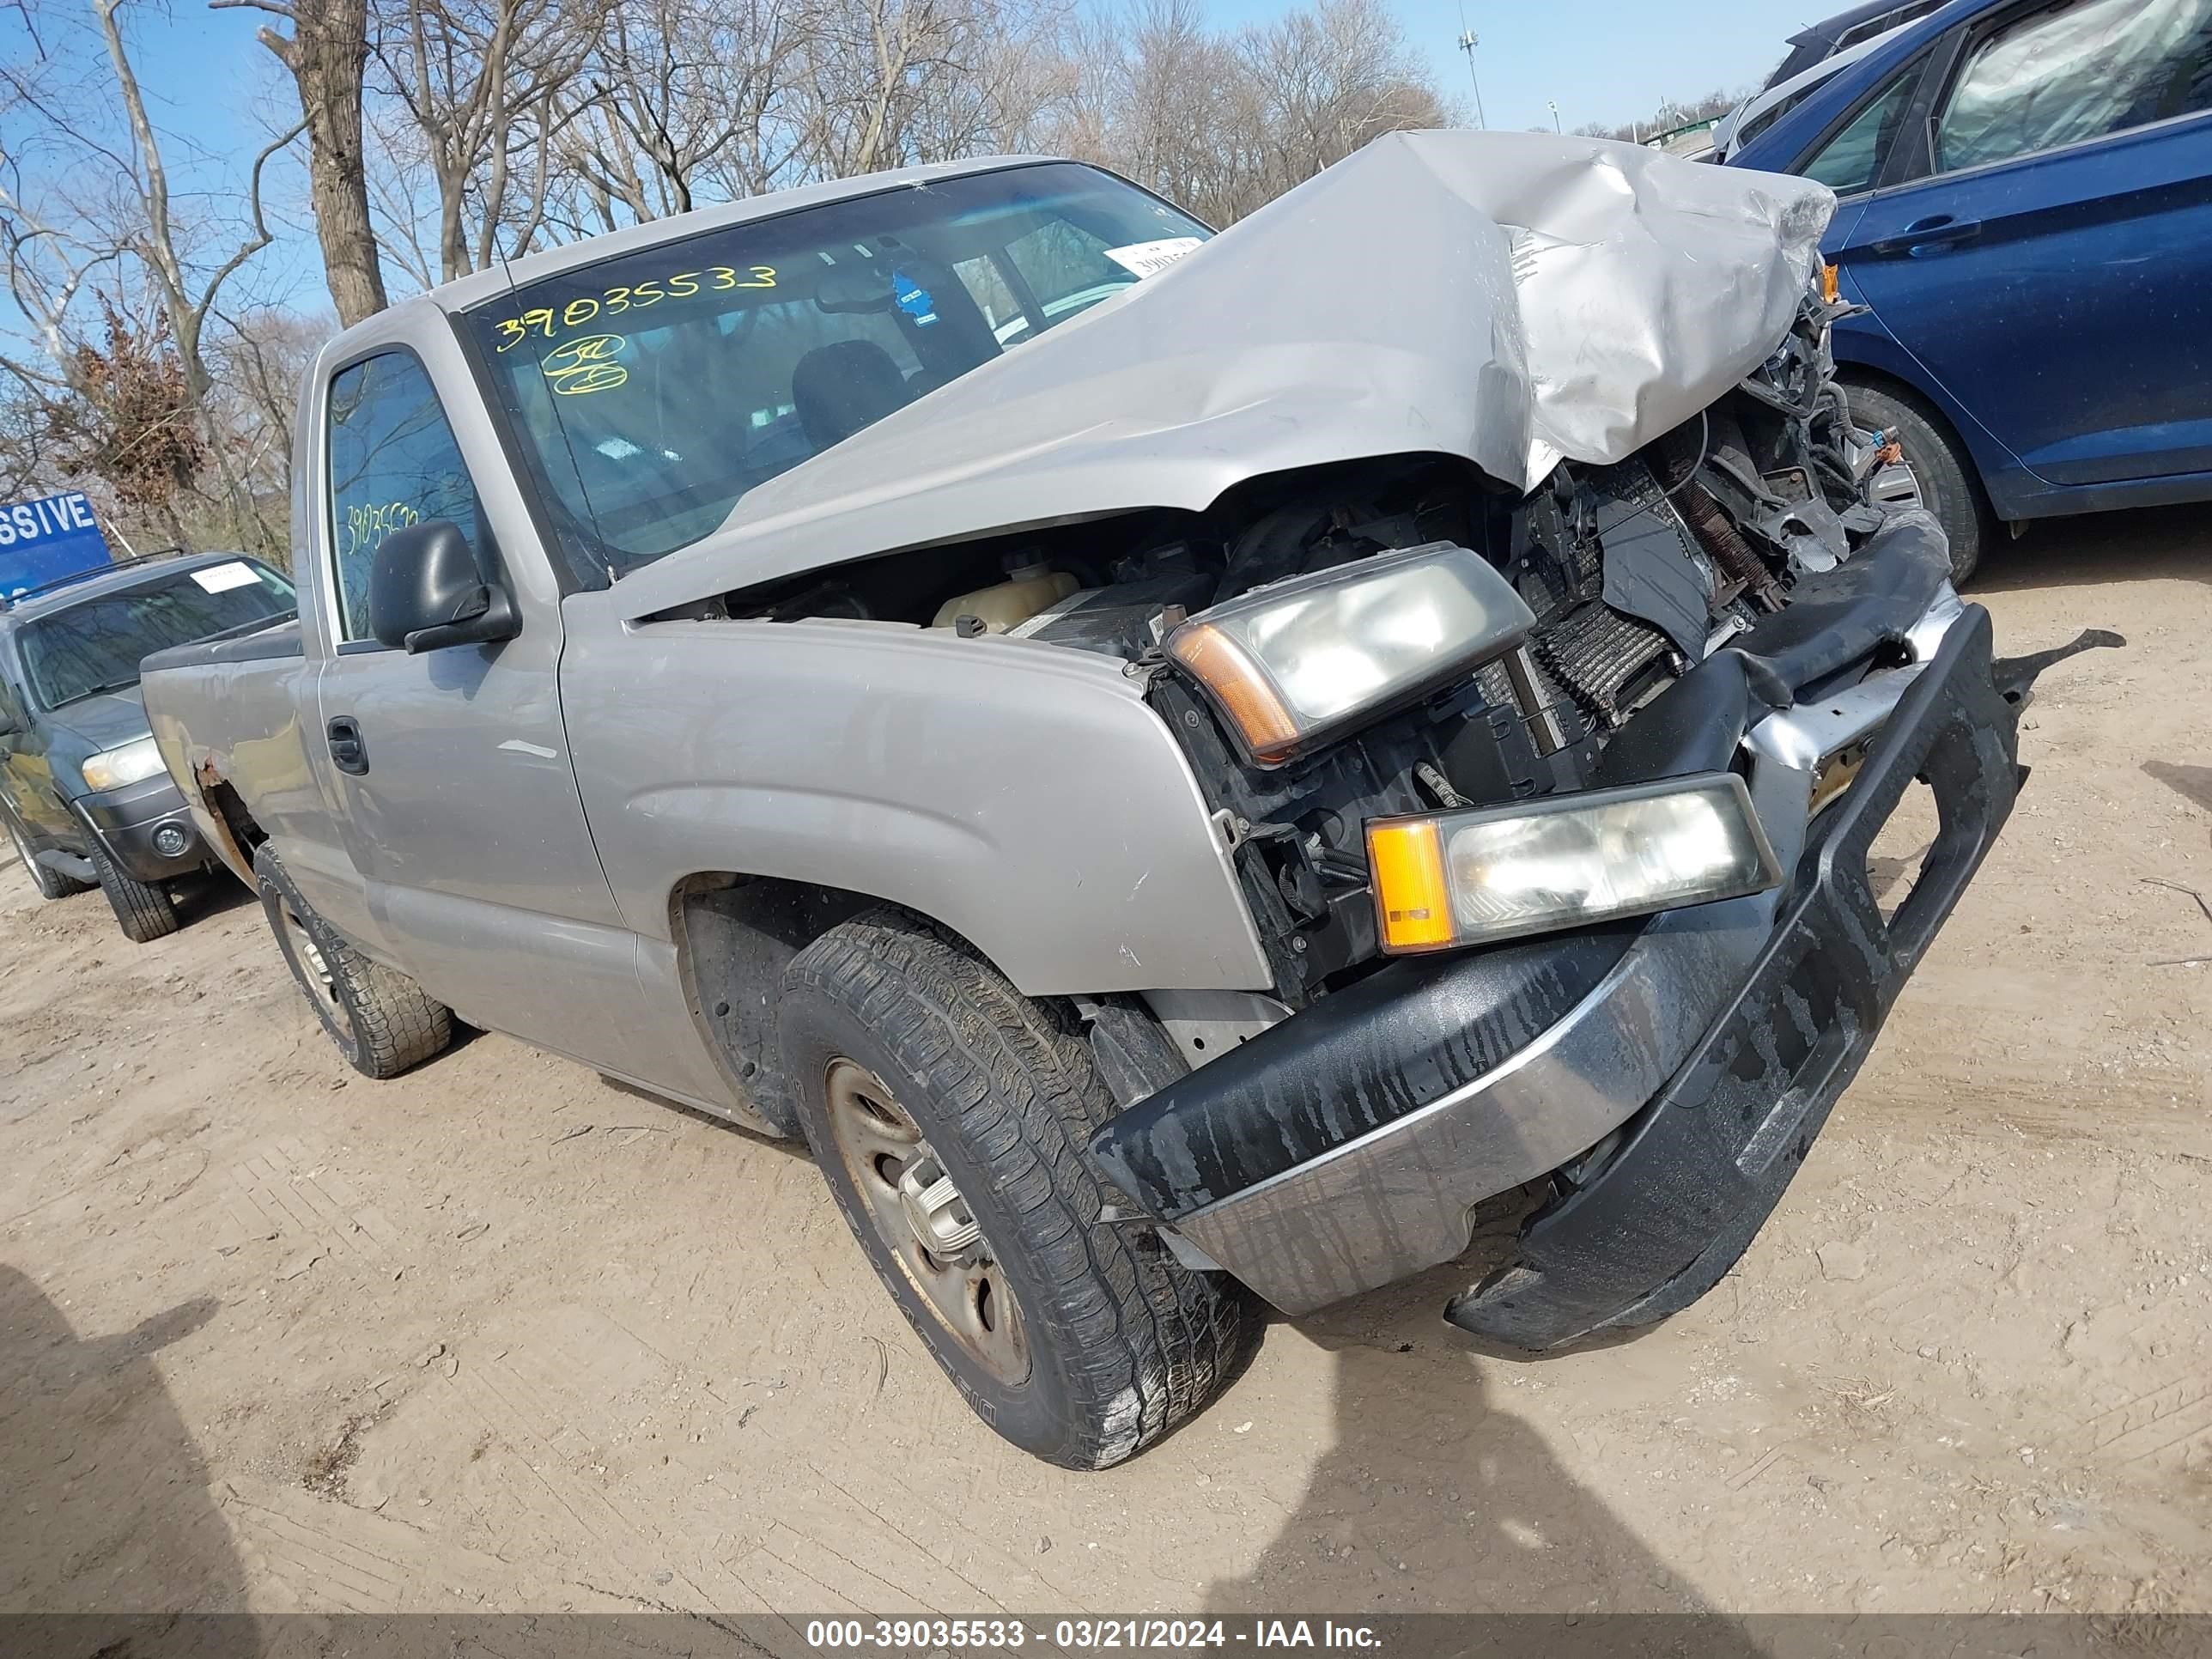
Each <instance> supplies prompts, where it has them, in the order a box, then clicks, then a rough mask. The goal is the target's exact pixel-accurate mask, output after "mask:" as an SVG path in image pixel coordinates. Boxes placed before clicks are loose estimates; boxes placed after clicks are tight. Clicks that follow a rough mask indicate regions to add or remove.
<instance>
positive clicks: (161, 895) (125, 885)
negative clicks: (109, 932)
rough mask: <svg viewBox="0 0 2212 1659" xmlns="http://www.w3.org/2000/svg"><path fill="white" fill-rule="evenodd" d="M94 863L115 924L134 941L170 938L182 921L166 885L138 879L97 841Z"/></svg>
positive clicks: (126, 937) (150, 941) (136, 943)
mask: <svg viewBox="0 0 2212 1659" xmlns="http://www.w3.org/2000/svg"><path fill="white" fill-rule="evenodd" d="M92 867H93V869H94V871H95V872H97V873H98V874H99V877H100V891H101V892H103V893H105V894H106V895H107V907H108V908H110V909H111V910H112V911H114V912H115V924H116V926H117V927H120V928H122V930H123V937H124V938H125V939H129V940H130V941H131V943H132V944H133V945H151V944H152V943H153V942H154V941H155V939H167V937H168V936H169V935H170V934H172V933H175V932H176V931H177V929H178V927H180V926H181V925H182V924H181V923H179V921H178V920H177V902H176V901H175V900H174V899H173V898H171V897H170V896H169V890H168V889H167V888H166V887H163V886H160V885H158V884H155V883H153V882H146V881H141V880H139V879H138V878H137V877H136V876H134V875H132V874H131V872H129V871H127V870H125V869H124V868H123V866H120V865H118V863H116V861H115V860H113V859H112V858H110V857H108V856H107V849H106V848H105V847H102V846H101V845H100V843H99V842H97V841H94V842H93V843H92Z"/></svg>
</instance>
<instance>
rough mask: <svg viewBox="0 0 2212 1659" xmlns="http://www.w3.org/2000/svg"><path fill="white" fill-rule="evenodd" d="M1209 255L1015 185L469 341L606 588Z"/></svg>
mask: <svg viewBox="0 0 2212 1659" xmlns="http://www.w3.org/2000/svg"><path fill="white" fill-rule="evenodd" d="M1209 234H1211V233H1210V232H1209V231H1208V230H1207V229H1206V227H1205V226H1204V225H1202V224H1200V223H1199V222H1197V221H1196V220H1194V219H1192V218H1190V217H1188V216H1187V215H1185V214H1182V213H1180V212H1178V211H1176V210H1175V209H1174V208H1172V207H1170V206H1168V205H1167V204H1165V203H1164V202H1161V201H1159V200H1158V199H1157V198H1155V197H1152V196H1148V195H1146V193H1145V192H1144V191H1140V190H1138V189H1137V188H1136V187H1135V186H1133V185H1127V184H1124V183H1123V182H1122V181H1121V180H1120V179H1115V178H1114V177H1112V176H1111V175H1110V174H1108V173H1099V172H1097V171H1096V170H1094V169H1092V168H1090V167H1079V166H1076V165H1074V164H1073V163H1067V162H1059V163H1050V164H1046V165H1042V166H1032V167H1010V168H1007V169H1006V170H1004V171H1000V172H994V173H974V174H969V175H968V176H965V177H961V178H952V179H940V180H939V181H937V182H934V183H932V184H929V185H923V186H919V187H915V186H908V187H905V188H901V189H896V190H890V191H882V192H880V193H878V194H876V195H872V196H864V197H855V198H854V199H851V200H848V201H842V202H836V203H829V204H824V205H823V206H820V207H814V208H805V209H801V210H798V211H796V212H792V213H787V214H783V215H781V216H777V217H775V218H771V219H766V220H762V221H759V222H754V223H750V224H741V225H732V226H730V227H728V228H724V229H720V230H715V231H710V232H708V233H707V234H703V235H699V236H694V237H690V238H687V239H685V240H683V241H678V242H669V243H663V244H661V245H659V246H654V247H651V248H647V249H645V250H643V251H641V252H635V253H628V254H624V255H623V256H622V257H620V258H613V259H608V260H605V261H603V262H601V263H599V264H591V265H586V266H583V267H580V269H578V270H572V271H567V272H564V273H562V275H561V276H556V277H550V278H548V279H546V280H545V281H544V282H540V283H532V284H531V285H530V286H529V287H527V288H525V289H520V290H519V291H517V292H515V293H513V294H512V295H506V296H502V297H501V299H499V300H497V301H493V302H491V303H489V304H488V305H484V306H481V307H477V309H476V310H475V311H473V312H472V313H469V322H470V325H471V327H473V329H474V330H475V331H476V334H477V338H478V340H479V342H480V343H481V345H482V348H483V353H484V356H486V357H487V358H488V359H489V362H491V363H492V365H493V375H492V379H493V381H494V384H495V387H496V390H497V394H498V397H499V399H500V401H501V404H503V406H504V409H505V412H506V416H507V420H508V422H510V424H511V425H512V426H513V428H515V430H516V432H517V434H518V435H519V436H520V440H521V445H520V447H521V448H522V450H523V451H524V453H525V454H526V458H527V459H528V461H529V463H530V465H531V467H532V471H534V472H535V473H536V474H537V477H538V484H539V486H540V488H541V489H542V490H543V491H544V494H545V496H546V499H547V500H548V501H550V504H551V507H552V511H553V513H554V514H555V516H556V519H557V520H559V530H560V533H561V536H562V540H563V542H564V543H565V544H567V545H568V548H569V549H570V550H571V551H572V552H573V553H574V554H576V555H579V556H580V557H581V559H582V560H583V561H584V562H588V563H590V564H594V565H597V566H599V567H600V568H604V569H605V570H607V571H608V572H609V573H610V574H613V575H617V576H619V575H620V574H623V572H624V571H625V570H628V569H631V568H635V567H636V566H638V565H640V564H641V563H644V562H647V561H648V560H651V559H654V558H657V557H659V556H660V555H662V554H664V553H667V552H670V551H672V550H674V549H676V548H679V547H682V546H684V545H685V544H687V543H690V542H694V541H696V540H698V539H699V538H701V537H702V536H704V535H706V534H707V533H708V532H710V531H712V530H713V529H714V528H715V527H716V526H719V525H720V523H721V522H722V520H724V519H726V517H728V515H729V513H730V510H731V508H732V507H734V506H735V505H736V504H737V501H738V498H739V497H741V496H743V495H744V493H745V492H746V491H747V490H749V489H752V488H753V487H754V486H755V485H757V484H760V483H764V482H765V481H767V480H768V479H769V478H773V477H775V476H776V475H777V474H778V473H780V472H783V471H788V470H789V469H790V468H792V467H793V466H796V465H799V462H801V461H804V460H805V459H808V458H810V457H811V456H813V455H816V454H818V453H820V452H821V451H823V450H824V449H827V448H829V447H830V446H831V445H832V444H835V443H837V442H840V441H842V440H843V439H846V438H848V437H850V436H851V435H853V434H854V433H855V432H858V431H859V430H860V428H863V427H866V426H868V425H870V424H872V422H876V421H878V420H880V419H882V418H883V417H884V416H886V415H889V414H890V413H891V412H892V411H894V410H898V409H901V408H903V407H904V406H905V405H906V404H909V403H912V402H914V401H915V399H916V398H921V397H922V396H924V395H926V394H927V393H928V392H931V391H933V390H934V389H935V388H937V387H938V386H943V385H944V384H945V382H947V381H948V380H953V379H955V378H957V376H959V375H962V374H966V373H967V372H968V371H969V370H970V369H972V368H976V367H977V366H979V365H980V364H982V363H984V362H988V361H989V360H990V359H992V358H994V357H996V356H999V355H1000V353H1002V352H1005V351H1010V350H1018V349H1020V348H1021V346H1022V345H1023V344H1024V343H1026V342H1028V341H1030V340H1033V339H1035V338H1036V337H1037V336H1038V335H1040V334H1042V333H1043V332H1044V331H1047V330H1048V329H1051V328H1054V327H1056V326H1057V325H1060V324H1061V323H1064V322H1066V320H1067V319H1069V318H1071V317H1073V316H1075V315H1077V314H1078V313H1080V312H1082V311H1085V310H1086V309H1088V308H1089V307H1091V306H1094V305H1096V304H1097V303H1098V302H1099V301H1102V300H1104V299H1106V298H1108V297H1109V296H1110V295H1115V294H1118V293H1120V292H1121V290H1122V289H1126V288H1127V287H1129V286H1131V285H1132V284H1133V283H1137V282H1139V281H1140V280H1141V279H1143V278H1144V277H1146V276H1150V275H1152V273H1153V272H1155V271H1157V270H1160V269H1162V268H1163V267H1164V266H1165V265H1167V264H1170V263H1171V262H1172V261H1173V260H1174V259H1176V258H1179V257H1180V256H1181V255H1182V254H1184V253H1187V252H1189V251H1190V250H1191V249H1192V248H1194V247H1196V246H1198V245H1199V243H1200V242H1201V241H1202V240H1205V239H1206V237H1207V236H1208V235H1209Z"/></svg>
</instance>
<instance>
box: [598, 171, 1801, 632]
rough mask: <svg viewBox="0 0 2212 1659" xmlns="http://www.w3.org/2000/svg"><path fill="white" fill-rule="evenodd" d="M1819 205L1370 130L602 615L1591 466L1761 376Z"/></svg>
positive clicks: (1796, 293)
mask: <svg viewBox="0 0 2212 1659" xmlns="http://www.w3.org/2000/svg"><path fill="white" fill-rule="evenodd" d="M1834 207H1835V197H1834V195H1833V194H1832V192H1831V191H1829V190H1828V189H1827V188H1826V186H1825V185H1818V184H1814V183H1812V182H1811V181H1809V180H1806V179H1792V178H1786V177H1784V176H1782V175H1780V174H1775V173H1753V172H1747V171H1742V170H1739V169H1736V168H1732V167H1709V166H1705V165H1703V164H1700V163H1698V162H1693V161H1682V160H1680V159H1679V158H1677V157H1674V156H1669V155H1663V154H1662V153H1661V152H1659V151H1656V150H1650V149H1641V148H1639V147H1638V146H1635V145H1632V144H1621V143H1608V142H1607V141H1605V140H1601V139H1595V138H1565V137H1554V136H1553V135H1551V134H1548V133H1504V132H1489V133H1481V132H1459V131H1443V132H1417V133H1392V134H1389V135H1388V136H1386V137H1382V138H1379V139H1377V140H1376V141H1375V142H1374V143H1371V144H1370V145H1368V146H1367V147H1366V148H1365V149H1363V150H1361V151H1359V152H1358V154H1357V155H1352V156H1350V157H1348V158H1346V160H1345V161H1340V162H1339V163H1338V164H1337V165H1336V166H1334V167H1331V168H1329V169H1328V171H1327V172H1326V173H1322V174H1320V175H1319V176H1318V177H1316V178H1314V179H1310V180H1308V181H1307V182H1306V183H1305V184H1304V185H1300V186H1298V188H1297V189H1296V190H1293V191H1290V192H1289V193H1288V194H1286V195H1285V196H1282V197H1279V198H1277V199H1276V200H1275V201H1273V202H1272V203H1270V204H1268V205H1267V206H1266V207H1264V208H1262V209H1261V210H1260V211H1259V212H1257V213H1255V214H1254V215H1252V216H1251V217H1249V218H1248V219H1245V220H1243V221H1242V222H1239V223H1237V224H1236V225H1233V226H1231V228H1229V229H1227V230H1225V231H1224V232H1222V233H1221V234H1220V235H1218V236H1217V237H1215V238H1214V239H1212V240H1211V241H1209V242H1207V243H1206V245H1205V246H1202V247H1200V248H1199V249H1198V250H1196V251H1195V252H1192V253H1191V254H1189V255H1188V256H1186V257H1185V258H1182V259H1181V260H1179V261H1177V262H1176V264H1172V265H1170V266H1169V267H1168V268H1167V269H1166V270H1164V271H1162V272H1160V273H1159V274H1158V275H1157V276H1152V277H1148V278H1147V279H1146V280H1145V281H1144V282H1142V283H1138V284H1137V285H1135V287H1133V289H1130V290H1129V291H1128V292H1127V293H1125V294H1123V295H1118V296H1116V297H1115V298H1114V299H1111V300H1109V301H1104V302H1103V303H1102V304H1100V305H1097V306H1096V307H1093V308H1092V309H1091V310H1090V311H1088V312H1086V313H1083V314H1082V315H1080V316H1079V317H1076V318H1073V319H1070V320H1068V321H1067V322H1065V323H1063V324H1061V325H1060V326H1058V327H1056V328H1054V329H1052V330H1051V331H1048V332H1047V333H1045V334H1043V335H1041V336H1040V337H1037V338H1036V340H1034V341H1031V342H1030V343H1027V344H1024V345H1020V346H1018V347H1015V348H1014V349H1012V350H1010V351H1008V352H1007V353H1006V355H1005V356H1002V357H1000V358H998V359H997V360H995V361H994V362H989V363H987V364H985V365H983V366H982V367H981V368H978V369H976V370H975V371H974V372H972V373H970V374H966V375H963V376H962V377H961V378H960V379H959V380H955V381H953V382H952V383H951V384H950V385H949V386H944V387H941V388H939V390H938V391H936V392H932V393H930V394H929V395H928V396H927V397H925V398H921V399H919V400H918V401H916V402H915V403H913V404H908V406H907V407H905V408H904V409H902V410H898V411H896V413H894V414H892V415H890V416H887V417H885V418H884V419H883V420H881V421H878V422H876V423H875V424H874V425H872V426H871V427H868V428H866V429H865V430H863V431H861V432H860V433H857V434H855V435H854V436H853V437H851V438H848V439H847V440H846V441H844V442H842V443H841V444H838V445H836V446H835V447H832V448H830V449H828V450H825V451H823V453H821V454H820V455H817V456H816V457H815V458H814V459H811V460H809V461H807V462H805V464H804V465H800V466H798V467H795V468H793V470H792V471H789V472H787V473H785V474H783V475H782V476H781V477H777V478H775V479H771V480H770V481H769V483H765V484H763V485H761V486H760V487H759V488H758V489H754V490H752V491H751V492H750V493H749V494H748V495H746V496H745V497H744V499H743V500H742V501H739V502H738V506H737V507H736V508H735V510H734V511H732V513H731V515H730V517H729V518H728V519H727V520H726V521H725V522H724V523H723V525H722V526H721V527H720V529H718V530H716V531H715V532H713V533H712V534H711V535H709V536H708V537H706V538H704V539H702V540H701V541H699V542H696V543H695V544H692V545H691V546H690V547H688V548H685V549H683V550H680V551H678V552H676V553H673V554H671V555H669V556H667V557H665V558H664V559H661V560H659V561H658V562H655V563H653V564H652V565H648V566H647V567H646V568H644V569H642V570H640V571H638V572H635V574H631V575H629V576H627V577H625V578H623V580H622V582H621V583H620V584H619V586H618V590H617V591H618V592H619V594H620V596H621V598H622V599H623V611H624V612H625V614H627V615H629V616H632V617H639V616H644V615H647V614H650V613H651V612H653V611H659V610H662V609H665V608H666V607H668V606H671V605H680V604H685V603H688V602H690V601H692V600H695V599H701V598H703V597H705V596H706V595H708V594H709V593H714V592H723V591H727V590H729V589H732V588H738V587H743V586H749V585H750V584H753V583H756V582H761V581H766V580H772V579H774V578H775V577H779V576H784V575H789V574H795V573H797V572H799V571H804V570H808V569H812V568H821V567H826V566H829V565H833V564H841V563H844V562H848V561H850V560H853V559H856V558H863V557H866V556H871V555H873V554H877V553H884V552H889V551H892V550H896V549H900V548H908V547H919V546H926V545H928V544H933V543H939V542H948V541H953V540H958V539H963V538H969V537H974V536H978V535H985V534H989V533H992V532H1001V531H1010V530H1017V529H1021V528H1027V527H1034V526H1043V525H1048V524H1052V523H1064V522H1067V521H1071V520H1079V519H1085V518H1093V517H1097V516H1100V515H1103V514H1106V513H1116V512H1122V511H1127V510H1131V509H1134V508H1142V507H1184V508H1188V509H1192V510H1199V509H1202V508H1204V507H1207V506H1208V505H1210V504H1211V503H1212V501H1215V500H1216V499H1217V498H1218V496H1219V495H1221V494H1222V492H1223V491H1224V490H1226V489H1229V488H1231V486H1232V485H1235V484H1237V483H1240V482H1242V481H1243V480H1244V479H1246V478H1249V477H1255V476H1258V475H1261V474H1264V473H1269V472H1279V471H1287V470H1290V469H1292V468H1297V467H1306V466H1313V465H1322V464H1326V463H1328V462H1333V461H1343V460H1351V459H1359V458H1362V457H1366V456H1373V455H1387V454H1398V453H1407V452H1413V451H1423V452H1431V453H1444V454H1450V455H1457V456H1460V457H1462V458H1463V459H1467V460H1468V461H1470V462H1472V463H1473V464H1474V465H1476V466H1477V467H1480V469H1481V470H1482V471H1484V472H1486V473H1487V474H1489V475H1490V476H1491V477H1493V478H1496V479H1498V480H1499V481H1500V482H1501V483H1505V484H1507V485H1510V486H1511V487H1514V488H1516V489H1523V490H1525V489H1532V488H1534V486H1535V484H1537V483H1539V482H1541V480H1542V478H1543V477H1544V476H1545V475H1546V474H1547V473H1548V472H1549V471H1551V469H1552V467H1553V465H1556V463H1557V462H1558V461H1559V459H1560V457H1562V456H1565V457H1567V458H1569V459H1574V460H1577V461H1584V462H1589V463H1593V464H1597V465H1604V464H1607V463H1609V462H1613V461H1618V460H1620V459H1624V458H1625V457H1626V456H1627V455H1628V454H1630V453H1632V452H1633V451H1634V450H1636V449H1638V448H1639V447H1642V446H1643V445H1644V444H1645V443H1647V442H1649V441H1650V440H1651V439H1653V438H1655V437H1656V436H1658V435H1660V434H1661V433H1663V432H1666V431H1668V430H1669V429H1670V428H1674V427H1675V426H1678V425H1680V423H1681V422H1684V421H1686V420H1687V419H1689V418H1690V417H1691V416H1693V415H1695V414H1696V413H1697V412H1698V411H1699V410H1700V409H1703V408H1704V407H1705V405H1707V404H1710V403H1711V402H1712V401H1713V400H1714V399H1715V398H1717V397H1719V396H1720V395H1721V393H1722V392H1725V391H1726V390H1727V389H1728V388H1729V386H1733V385H1735V382H1736V381H1738V380H1741V379H1742V378H1743V376H1744V375H1745V374H1748V373H1749V372H1750V371H1751V370H1752V369H1753V368H1756V367H1757V366H1758V365H1759V363H1760V362H1763V361H1764V360H1765V357H1766V356H1767V354H1768V353H1769V352H1770V351H1771V350H1772V349H1773V348H1774V346H1775V344H1776V343H1778V341H1779V340H1780V339H1781V338H1782V337H1783V335H1784V332H1785V331H1787V330H1788V328H1789V326H1790V319H1791V318H1792V317H1793V316H1794V314H1795V313H1796V307H1797V304H1798V301H1799V299H1800V297H1801V296H1802V294H1803V292H1804V287H1805V283H1806V280H1807V278H1808V276H1809V275H1810V273H1811V270H1812V265H1813V261H1814V258H1816V257H1817V255H1818V249H1819V246H1820V233H1821V231H1822V230H1823V229H1825V228H1826V225H1827V222H1828V216H1829V215H1830V214H1831V213H1832V211H1833V210H1834Z"/></svg>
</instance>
